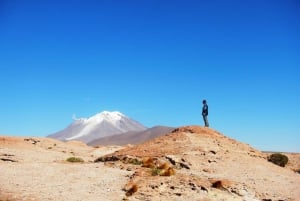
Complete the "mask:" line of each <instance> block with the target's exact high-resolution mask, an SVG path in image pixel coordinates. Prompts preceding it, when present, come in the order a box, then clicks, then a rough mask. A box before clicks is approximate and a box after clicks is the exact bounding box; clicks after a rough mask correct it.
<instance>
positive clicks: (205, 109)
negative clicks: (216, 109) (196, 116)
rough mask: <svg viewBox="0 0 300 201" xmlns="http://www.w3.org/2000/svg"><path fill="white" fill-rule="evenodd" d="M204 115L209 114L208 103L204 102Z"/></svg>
mask: <svg viewBox="0 0 300 201" xmlns="http://www.w3.org/2000/svg"><path fill="white" fill-rule="evenodd" d="M202 115H203V116H208V105H207V104H204V105H203V107H202Z"/></svg>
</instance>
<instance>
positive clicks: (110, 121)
mask: <svg viewBox="0 0 300 201" xmlns="http://www.w3.org/2000/svg"><path fill="white" fill-rule="evenodd" d="M145 129H146V127H145V126H143V125H142V124H140V123H138V122H137V121H135V120H132V119H130V118H129V117H127V116H125V115H124V114H122V113H120V112H117V111H115V112H108V111H104V112H101V113H98V114H96V115H94V116H92V117H90V118H80V119H75V120H74V122H73V123H72V124H71V125H70V126H68V127H67V128H65V129H64V130H62V131H59V132H57V133H54V134H52V135H49V136H48V137H51V138H55V139H58V140H64V141H65V140H80V141H83V142H85V143H89V142H91V141H93V140H95V139H98V138H101V137H106V136H112V135H117V134H122V133H126V132H128V131H143V130H145Z"/></svg>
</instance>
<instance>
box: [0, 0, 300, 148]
mask: <svg viewBox="0 0 300 201" xmlns="http://www.w3.org/2000/svg"><path fill="white" fill-rule="evenodd" d="M299 19H300V4H299V2H297V1H296V0H281V1H278V0H272V1H271V0H270V1H268V0H263V1H262V0H253V1H239V0H236V1H230V0H229V1H221V0H219V1H200V0H199V1H190V0H185V1H177V0H172V1H147V0H145V1H132V0H129V1H124V0H122V1H121V0H120V1H117V0H115V1H108V0H105V1H104V0H100V1H91V0H87V1H55V0H54V1H47V0H45V1H38V0H36V1H32V0H28V1H21V0H19V1H18V0H0V70H1V73H0V82H1V85H0V133H1V134H5V135H19V136H46V135H48V134H51V133H54V132H56V131H59V130H62V129H63V128H65V127H66V126H67V125H69V124H70V123H71V122H72V115H74V114H75V115H76V116H77V117H89V116H92V115H94V114H96V113H98V112H101V111H103V110H108V111H115V110H118V111H120V112H122V113H124V114H126V115H127V116H129V117H131V118H133V119H135V120H138V121H139V122H141V123H142V124H144V125H145V126H148V127H152V126H155V125H166V126H174V127H177V126H182V125H203V120H202V117H201V107H202V99H204V98H205V99H207V101H208V105H209V117H208V118H209V122H210V125H211V127H212V128H214V129H216V130H218V131H220V132H222V133H223V134H225V135H227V136H229V137H232V138H235V139H237V140H240V141H243V142H245V143H248V144H250V145H252V146H254V147H256V148H258V149H261V150H279V151H297V152H300V146H299V144H300V139H299V134H300V106H299V105H300V87H299V86H300V20H299Z"/></svg>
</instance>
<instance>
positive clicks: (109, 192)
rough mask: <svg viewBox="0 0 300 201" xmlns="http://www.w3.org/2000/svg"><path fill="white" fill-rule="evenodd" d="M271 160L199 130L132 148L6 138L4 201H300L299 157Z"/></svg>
mask: <svg viewBox="0 0 300 201" xmlns="http://www.w3.org/2000/svg"><path fill="white" fill-rule="evenodd" d="M270 154H271V153H268V152H261V151H259V150H256V149H254V148H252V147H251V146H250V145H248V144H245V143H242V142H238V141H236V140H234V139H231V138H228V137H227V136H224V135H222V134H221V133H219V132H217V131H215V130H213V129H210V128H203V127H199V126H186V127H181V128H178V129H175V130H174V131H172V132H170V133H168V134H166V135H164V136H161V137H158V138H155V139H152V140H149V141H147V142H145V143H143V144H139V145H126V146H99V147H91V146H87V145H86V144H84V143H82V142H76V141H70V142H61V141H57V140H54V139H49V138H37V137H9V136H4V135H3V136H0V201H8V200H9V201H19V200H24V201H27V200H28V201H29V200H32V201H34V200H35V201H46V200H60V201H73V200H74V201H79V200H82V201H96V200H101V201H102V200H103V201H106V200H107V201H122V200H130V201H136V200H143V201H146V200H149V201H159V200H168V201H169V200H171V201H173V200H174V201H175V200H178V201H179V200H191V201H222V200H224V201H227V200H228V201H231V200H232V201H235V200H236V201H258V200H262V201H279V200H284V201H300V189H299V187H300V174H299V173H298V171H299V170H300V154H299V153H284V154H285V155H287V156H288V157H289V163H288V164H287V165H286V166H285V167H280V166H277V165H275V164H273V163H271V162H268V160H267V157H268V155H270ZM70 157H76V158H80V159H82V160H83V162H68V161H67V159H68V158H70Z"/></svg>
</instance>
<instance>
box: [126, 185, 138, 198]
mask: <svg viewBox="0 0 300 201" xmlns="http://www.w3.org/2000/svg"><path fill="white" fill-rule="evenodd" d="M137 190H138V186H137V184H132V186H131V187H130V188H129V189H128V190H127V191H126V196H132V194H133V193H135V192H137Z"/></svg>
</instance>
